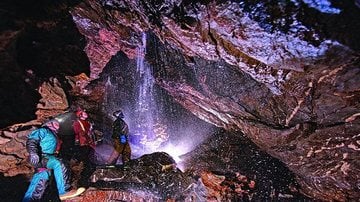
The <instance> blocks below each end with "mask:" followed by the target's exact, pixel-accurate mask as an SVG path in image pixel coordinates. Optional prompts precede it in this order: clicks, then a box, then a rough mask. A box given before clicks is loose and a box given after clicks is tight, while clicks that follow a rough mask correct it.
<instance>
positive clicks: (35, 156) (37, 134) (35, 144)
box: [26, 129, 44, 166]
mask: <svg viewBox="0 0 360 202" xmlns="http://www.w3.org/2000/svg"><path fill="white" fill-rule="evenodd" d="M43 135H44V134H43V131H42V129H37V130H34V131H33V132H31V133H30V134H29V135H28V139H27V140H26V150H27V151H28V152H29V160H30V163H31V164H32V165H33V166H36V165H37V164H38V163H39V161H40V157H39V153H41V151H40V140H41V138H42V136H43Z"/></svg>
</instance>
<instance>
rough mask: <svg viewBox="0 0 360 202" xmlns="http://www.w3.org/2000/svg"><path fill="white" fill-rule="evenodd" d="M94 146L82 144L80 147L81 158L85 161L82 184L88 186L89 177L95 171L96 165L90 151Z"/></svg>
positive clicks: (81, 178) (80, 182) (80, 183)
mask: <svg viewBox="0 0 360 202" xmlns="http://www.w3.org/2000/svg"><path fill="white" fill-rule="evenodd" d="M91 152H92V148H91V147H90V146H81V147H80V153H81V154H80V156H81V158H80V160H81V161H82V162H83V169H82V171H81V177H80V180H79V185H80V186H85V187H86V186H88V184H89V181H88V180H89V177H90V175H91V174H92V173H93V172H94V171H95V165H93V163H92V162H91V161H90V153H91Z"/></svg>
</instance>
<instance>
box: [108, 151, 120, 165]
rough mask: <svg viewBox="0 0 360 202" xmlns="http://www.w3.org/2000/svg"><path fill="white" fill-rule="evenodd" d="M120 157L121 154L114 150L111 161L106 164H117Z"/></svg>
mask: <svg viewBox="0 0 360 202" xmlns="http://www.w3.org/2000/svg"><path fill="white" fill-rule="evenodd" d="M119 155H120V153H119V152H117V151H116V150H115V149H114V150H113V151H112V153H111V155H110V157H109V159H108V160H107V162H106V164H116V161H117V159H118V158H119Z"/></svg>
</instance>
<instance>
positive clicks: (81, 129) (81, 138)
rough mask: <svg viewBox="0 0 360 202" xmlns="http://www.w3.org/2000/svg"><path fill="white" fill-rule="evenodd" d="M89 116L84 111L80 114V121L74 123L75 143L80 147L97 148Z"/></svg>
mask: <svg viewBox="0 0 360 202" xmlns="http://www.w3.org/2000/svg"><path fill="white" fill-rule="evenodd" d="M86 118H87V114H86V112H84V111H82V112H80V113H79V119H77V120H76V121H74V123H73V129H74V133H75V143H76V144H79V145H80V146H85V145H88V146H91V147H95V143H94V140H93V139H92V136H91V124H90V122H89V121H87V120H86Z"/></svg>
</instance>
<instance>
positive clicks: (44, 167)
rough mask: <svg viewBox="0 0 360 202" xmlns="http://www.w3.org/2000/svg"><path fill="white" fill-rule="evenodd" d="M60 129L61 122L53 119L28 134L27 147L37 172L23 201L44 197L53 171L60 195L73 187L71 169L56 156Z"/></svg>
mask: <svg viewBox="0 0 360 202" xmlns="http://www.w3.org/2000/svg"><path fill="white" fill-rule="evenodd" d="M58 129H59V123H58V122H57V121H56V120H53V121H50V122H48V123H46V124H45V126H43V127H41V128H39V129H36V130H34V131H33V132H31V133H30V134H29V135H28V139H27V141H26V149H27V151H28V152H29V159H30V163H31V164H32V165H33V166H34V167H35V170H36V172H35V174H34V176H33V178H32V180H31V182H30V186H29V188H28V190H27V191H26V193H25V196H24V199H23V202H26V201H37V200H40V199H41V198H42V197H43V194H44V191H45V189H46V187H47V185H48V181H49V178H50V176H51V173H52V171H53V173H54V177H55V181H56V186H57V189H58V192H59V195H63V194H65V193H66V192H67V191H69V189H70V188H71V186H70V183H71V181H70V170H69V169H68V168H67V166H65V164H64V163H63V162H62V160H61V159H59V158H57V157H56V156H55V153H56V150H57V145H58V143H59V142H58V139H57V136H56V132H57V130H58Z"/></svg>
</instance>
